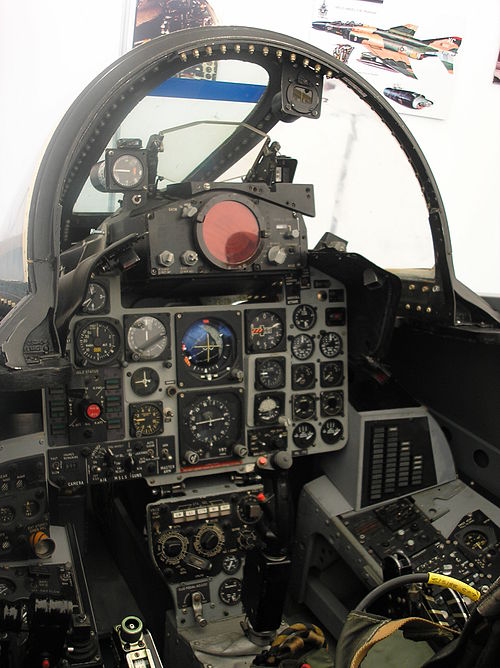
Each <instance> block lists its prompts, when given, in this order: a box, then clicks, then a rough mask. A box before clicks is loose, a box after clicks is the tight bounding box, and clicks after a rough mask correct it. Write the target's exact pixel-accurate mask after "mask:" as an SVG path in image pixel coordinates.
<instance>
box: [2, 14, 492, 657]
mask: <svg viewBox="0 0 500 668" xmlns="http://www.w3.org/2000/svg"><path fill="white" fill-rule="evenodd" d="M0 297H1V308H2V314H1V315H2V316H3V318H2V320H1V322H0V393H1V395H0V398H1V401H0V404H1V411H2V420H1V426H0V431H1V434H0V436H1V444H0V656H1V658H2V665H6V666H29V667H31V666H38V667H39V666H43V668H50V667H51V666H54V667H55V666H59V667H63V666H64V667H65V668H69V667H71V668H73V667H74V668H78V667H82V668H83V667H88V668H90V667H93V666H130V667H139V666H141V667H143V666H144V667H146V666H148V667H149V666H162V665H163V666H165V667H170V668H173V667H174V666H193V667H198V666H200V667H201V666H211V667H213V668H216V667H217V666H239V667H241V666H250V665H252V664H253V665H280V662H279V661H278V658H277V657H278V653H277V652H278V650H277V649H276V648H277V647H278V648H283V646H284V645H286V652H285V653H284V654H283V655H279V656H280V657H281V658H283V656H286V657H288V656H289V654H290V653H292V649H291V646H290V644H286V642H288V641H286V642H285V641H283V638H285V639H286V638H288V636H289V634H288V633H284V632H283V629H284V628H286V627H289V628H292V629H295V631H293V632H292V635H293V636H294V637H295V636H297V635H300V632H302V631H303V630H304V629H307V634H308V635H307V642H310V643H312V645H311V646H309V648H311V647H312V646H313V645H314V647H315V648H318V647H320V646H321V643H318V642H317V641H318V638H319V637H320V633H319V631H318V629H319V628H320V629H322V630H323V633H324V635H325V636H326V637H327V638H329V642H330V650H329V652H330V655H331V656H332V657H333V655H334V654H335V643H336V642H337V641H338V640H339V638H342V637H343V636H342V632H343V628H345V625H346V621H347V620H348V618H349V612H350V611H351V610H355V609H357V606H358V607H359V604H360V601H367V602H366V604H365V607H364V608H363V609H366V611H367V612H372V613H373V614H376V615H378V616H379V618H380V619H389V620H400V619H401V618H415V617H418V618H423V619H424V620H425V623H428V624H429V625H430V626H433V628H434V629H438V631H439V632H438V633H437V634H436V635H439V639H440V642H441V644H443V643H444V644H446V643H445V641H446V642H449V641H453V638H455V640H456V639H457V638H459V637H463V635H464V633H465V632H464V629H469V631H468V633H469V635H468V637H469V636H471V634H472V636H474V633H476V632H477V634H479V635H477V636H474V637H475V638H476V639H479V640H480V639H481V638H482V637H483V636H481V635H480V633H483V634H484V633H486V631H485V629H486V630H487V637H488V639H491V642H497V641H496V638H497V635H495V634H490V633H489V629H490V627H489V626H488V624H489V623H490V621H489V620H490V619H493V618H494V619H496V617H498V611H496V608H495V613H494V614H493V613H492V612H491V609H492V607H494V604H493V603H491V597H492V594H491V592H492V591H493V593H495V591H496V589H495V584H494V583H495V581H496V580H497V578H498V577H499V576H500V508H499V507H498V484H497V476H496V475H495V474H494V471H495V470H496V469H495V467H496V465H497V463H498V460H499V456H500V455H499V448H500V443H499V441H498V411H497V410H496V409H495V401H496V400H495V396H496V397H498V390H499V389H500V388H499V387H498V382H499V381H498V379H499V378H500V373H499V371H500V369H499V368H498V366H499V362H498V354H497V351H498V347H497V346H498V343H499V341H500V339H499V323H500V315H499V313H498V312H497V311H496V310H495V309H494V308H493V307H492V306H491V305H490V304H488V303H487V302H486V301H484V299H482V298H481V297H479V296H478V295H476V294H474V293H473V292H472V291H470V290H469V289H468V288H466V287H465V286H464V285H462V284H461V283H459V282H458V281H457V280H456V279H455V276H454V272H453V263H452V255H451V245H450V239H449V233H448V228H447V221H446V215H445V211H444V207H443V204H442V201H441V198H440V195H439V191H438V187H437V185H436V183H435V181H434V178H433V176H432V174H431V171H430V169H429V167H428V165H427V162H426V160H425V157H424V155H423V153H422V151H421V150H420V148H419V147H418V145H417V143H416V141H415V139H414V138H413V137H412V135H411V134H410V132H409V131H408V129H407V128H406V127H405V126H404V124H403V123H402V122H401V119H400V117H399V116H398V115H397V114H396V113H395V112H394V111H393V109H392V108H391V107H390V106H389V104H388V102H387V101H386V100H385V99H384V98H383V97H382V96H381V95H379V94H378V93H377V92H376V91H375V90H374V89H373V88H372V87H371V86H370V85H369V84H368V83H367V82H366V81H365V80H363V79H362V78H361V77H360V76H359V75H357V74H356V73H355V72H354V71H353V70H351V69H349V68H348V67H347V66H346V65H344V64H343V63H342V62H340V61H339V60H336V59H335V58H333V57H332V56H329V55H328V54H327V53H325V52H323V51H321V50H319V49H317V48H315V47H313V46H310V45H308V44H306V43H304V42H300V41H298V40H296V39H294V38H291V37H286V36H284V35H280V34H277V33H272V32H268V31H265V30H260V29H254V28H239V27H204V28H203V29H192V30H181V31H179V32H176V33H172V34H170V35H166V36H164V37H159V38H157V39H153V40H151V41H149V42H147V43H144V44H143V45H141V46H139V47H137V48H135V49H134V50H132V51H131V52H129V53H127V54H125V55H124V56H122V57H121V58H120V59H119V60H118V61H116V62H115V63H114V64H113V65H111V66H110V67H109V68H108V69H107V70H106V71H105V72H103V73H102V75H100V76H99V77H97V78H96V79H95V80H94V81H93V82H92V83H91V84H90V85H89V86H88V87H87V88H86V89H85V90H84V91H83V92H82V93H81V95H80V96H79V97H78V98H77V100H76V101H75V102H74V104H73V106H72V107H71V108H70V110H69V111H68V112H67V113H66V115H65V116H64V118H63V120H62V121H61V123H60V125H59V126H58V128H57V130H56V131H55V133H54V135H53V138H52V140H51V142H50V144H49V146H48V148H47V150H46V152H45V156H44V158H43V161H42V163H41V165H40V169H39V171H38V175H37V178H36V181H35V183H34V185H33V192H32V196H31V204H30V209H29V216H28V218H27V220H26V221H25V225H24V227H23V228H22V229H21V228H19V229H14V228H12V229H10V230H8V234H7V233H6V234H4V239H3V241H2V242H1V243H0ZM485 387H487V388H490V389H489V391H488V392H487V393H485V391H484V389H482V388H485ZM401 578H402V580H401ZM405 578H406V579H405ZM381 588H382V591H380V589H381ZM485 600H486V601H487V602H488V603H489V607H488V608H487V613H486V612H484V610H485V609H486V607H487V606H486V605H483V607H482V608H481V602H482V601H485ZM370 606H371V607H370ZM478 611H479V612H478ZM478 615H479V616H481V615H483V616H482V617H481V624H482V626H481V624H479V626H477V625H476V626H474V629H473V631H470V627H471V619H474V620H476V621H477V617H478ZM495 615H496V617H495ZM298 620H300V624H302V626H300V625H299V627H298V626H297V623H298ZM491 623H493V622H491ZM293 624H296V626H295V627H294V626H293ZM311 628H312V629H314V632H311ZM478 628H479V629H480V630H479V631H478V630H477V629H478ZM297 629H299V630H297ZM299 631H300V632H299ZM463 632H464V633H463ZM280 634H281V635H280ZM461 634H462V635H461ZM479 640H478V642H477V643H476V645H475V646H477V647H479V646H481V648H480V649H478V650H477V651H478V652H480V651H486V649H485V648H488V649H487V651H488V652H489V653H490V654H489V655H488V656H490V657H491V656H495V652H496V651H497V650H498V645H493V646H489V647H488V642H486V641H485V642H482V641H481V642H479ZM304 642H305V641H304ZM315 643H316V645H315ZM305 644H307V643H305ZM341 646H342V647H343V649H342V651H341V652H340V654H339V653H337V659H336V662H335V665H336V666H350V665H360V663H359V662H358V663H352V664H351V662H350V659H349V660H348V659H347V658H346V657H347V655H348V652H347V651H346V650H345V644H342V642H339V648H341ZM427 647H428V645H427ZM431 647H432V648H433V650H432V651H433V652H434V651H436V647H435V646H433V645H432V643H431ZM293 651H295V647H294V648H293ZM367 651H368V650H367ZM325 652H326V649H325ZM326 653H327V652H326ZM363 656H364V655H363ZM259 657H260V658H259ZM358 661H359V657H358ZM253 662H254V663H253ZM306 664H308V661H306V660H305V659H301V662H299V663H294V664H292V663H289V664H286V663H283V665H290V666H291V665H297V666H300V665H306ZM309 664H312V665H316V664H315V663H314V661H313V660H310V661H309ZM317 665H319V664H317ZM321 665H333V663H332V664H327V663H325V664H321ZM373 665H375V664H373ZM381 665H382V664H381ZM401 665H403V664H401ZM415 665H417V664H415ZM418 665H420V664H418ZM439 665H443V666H444V665H457V666H458V665H459V663H458V660H457V661H456V662H455V663H449V664H445V663H440V664H439ZM460 665H461V664H460ZM464 665H465V664H464ZM467 665H471V666H472V665H476V664H474V663H470V664H467ZM477 665H479V664H477ZM481 665H496V664H494V663H491V664H488V663H483V664H481Z"/></svg>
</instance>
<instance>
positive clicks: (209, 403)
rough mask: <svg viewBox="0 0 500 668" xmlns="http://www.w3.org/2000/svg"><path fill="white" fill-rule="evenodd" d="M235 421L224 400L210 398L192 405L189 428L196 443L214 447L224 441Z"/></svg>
mask: <svg viewBox="0 0 500 668" xmlns="http://www.w3.org/2000/svg"><path fill="white" fill-rule="evenodd" d="M233 419H234V418H232V416H231V410H230V407H229V405H228V403H227V402H226V401H225V400H224V399H218V398H216V397H211V396H208V397H205V398H204V399H203V398H202V399H197V400H196V401H195V402H194V403H193V404H192V405H191V408H190V410H189V411H188V413H187V426H188V429H189V432H190V434H191V437H192V439H193V440H194V441H195V442H197V443H202V444H204V445H208V446H209V447H212V446H214V445H217V444H220V443H221V442H223V441H224V439H225V438H226V436H227V435H228V432H229V429H230V428H231V421H232V420H233Z"/></svg>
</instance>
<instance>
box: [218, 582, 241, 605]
mask: <svg viewBox="0 0 500 668" xmlns="http://www.w3.org/2000/svg"><path fill="white" fill-rule="evenodd" d="M219 598H220V600H221V601H222V602H223V603H225V604H226V605H238V603H239V602H240V601H241V580H239V579H238V578H227V580H224V582H223V583H222V584H221V586H220V587H219Z"/></svg>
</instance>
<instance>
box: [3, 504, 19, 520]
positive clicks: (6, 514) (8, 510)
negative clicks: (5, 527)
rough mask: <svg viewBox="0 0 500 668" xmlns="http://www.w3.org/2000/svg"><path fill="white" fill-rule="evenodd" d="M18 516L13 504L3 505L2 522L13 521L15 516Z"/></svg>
mask: <svg viewBox="0 0 500 668" xmlns="http://www.w3.org/2000/svg"><path fill="white" fill-rule="evenodd" d="M15 516H16V511H15V510H14V508H12V506H2V507H1V508H0V522H1V523H2V524H9V522H12V520H13V519H14V517H15Z"/></svg>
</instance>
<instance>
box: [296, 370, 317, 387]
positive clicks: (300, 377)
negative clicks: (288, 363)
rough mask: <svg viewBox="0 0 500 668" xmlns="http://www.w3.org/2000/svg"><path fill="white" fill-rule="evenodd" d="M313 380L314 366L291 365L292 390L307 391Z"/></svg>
mask: <svg viewBox="0 0 500 668" xmlns="http://www.w3.org/2000/svg"><path fill="white" fill-rule="evenodd" d="M315 380H316V374H315V367H314V364H292V390H309V389H310V388H311V387H314V384H315Z"/></svg>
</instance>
